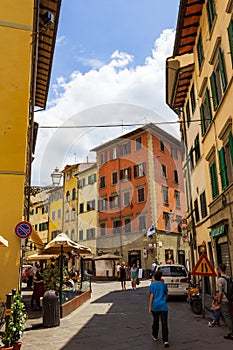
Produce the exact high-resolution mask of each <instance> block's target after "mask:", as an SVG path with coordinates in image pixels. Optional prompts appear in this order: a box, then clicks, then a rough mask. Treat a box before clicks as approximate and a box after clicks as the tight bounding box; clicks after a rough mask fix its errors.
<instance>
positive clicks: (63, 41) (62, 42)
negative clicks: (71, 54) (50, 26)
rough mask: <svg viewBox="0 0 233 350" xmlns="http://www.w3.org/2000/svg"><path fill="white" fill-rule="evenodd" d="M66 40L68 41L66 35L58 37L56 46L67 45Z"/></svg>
mask: <svg viewBox="0 0 233 350" xmlns="http://www.w3.org/2000/svg"><path fill="white" fill-rule="evenodd" d="M65 40H66V37H65V35H61V36H59V37H57V40H56V45H57V46H62V45H65Z"/></svg>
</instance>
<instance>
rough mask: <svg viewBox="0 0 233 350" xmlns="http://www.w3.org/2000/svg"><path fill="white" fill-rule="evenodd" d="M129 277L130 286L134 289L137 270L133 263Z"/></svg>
mask: <svg viewBox="0 0 233 350" xmlns="http://www.w3.org/2000/svg"><path fill="white" fill-rule="evenodd" d="M130 277H131V284H132V288H133V289H136V281H137V277H138V269H137V266H136V264H135V263H134V264H133V266H132V267H131V269H130Z"/></svg>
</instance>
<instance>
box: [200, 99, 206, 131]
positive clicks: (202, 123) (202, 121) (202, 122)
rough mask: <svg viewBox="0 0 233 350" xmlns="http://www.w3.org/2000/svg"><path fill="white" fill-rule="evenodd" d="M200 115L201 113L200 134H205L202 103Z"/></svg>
mask: <svg viewBox="0 0 233 350" xmlns="http://www.w3.org/2000/svg"><path fill="white" fill-rule="evenodd" d="M200 115H201V134H202V136H204V135H205V132H206V127H205V116H204V106H203V103H202V104H201V106H200Z"/></svg>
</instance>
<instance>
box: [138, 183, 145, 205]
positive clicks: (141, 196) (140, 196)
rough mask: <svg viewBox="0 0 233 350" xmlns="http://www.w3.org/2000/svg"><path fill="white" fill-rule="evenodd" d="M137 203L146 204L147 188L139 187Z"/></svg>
mask: <svg viewBox="0 0 233 350" xmlns="http://www.w3.org/2000/svg"><path fill="white" fill-rule="evenodd" d="M137 201H138V203H142V202H145V188H144V187H139V188H138V189H137Z"/></svg>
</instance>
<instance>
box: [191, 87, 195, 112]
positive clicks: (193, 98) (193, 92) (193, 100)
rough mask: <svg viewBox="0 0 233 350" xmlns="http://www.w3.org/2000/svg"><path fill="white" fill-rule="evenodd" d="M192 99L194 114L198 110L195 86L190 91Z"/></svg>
mask: <svg viewBox="0 0 233 350" xmlns="http://www.w3.org/2000/svg"><path fill="white" fill-rule="evenodd" d="M190 98H191V107H192V113H194V112H195V109H196V97H195V91H194V84H193V86H192V88H191V91H190Z"/></svg>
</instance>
